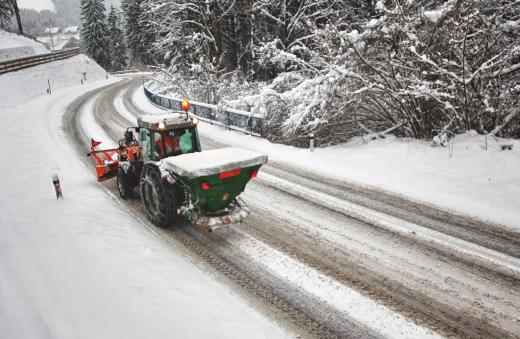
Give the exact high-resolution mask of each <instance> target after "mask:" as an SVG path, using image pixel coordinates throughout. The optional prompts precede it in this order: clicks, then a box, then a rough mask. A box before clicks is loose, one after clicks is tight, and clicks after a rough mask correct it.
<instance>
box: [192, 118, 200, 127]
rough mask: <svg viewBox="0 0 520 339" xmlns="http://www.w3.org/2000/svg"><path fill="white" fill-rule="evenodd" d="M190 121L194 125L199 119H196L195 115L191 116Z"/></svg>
mask: <svg viewBox="0 0 520 339" xmlns="http://www.w3.org/2000/svg"><path fill="white" fill-rule="evenodd" d="M191 123H192V124H194V125H197V124H198V123H199V119H197V118H196V117H193V118H191Z"/></svg>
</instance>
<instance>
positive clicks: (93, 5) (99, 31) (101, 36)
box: [81, 0, 110, 68]
mask: <svg viewBox="0 0 520 339" xmlns="http://www.w3.org/2000/svg"><path fill="white" fill-rule="evenodd" d="M81 25H82V27H81V47H82V49H83V52H84V53H85V54H86V55H88V56H89V57H91V58H92V59H94V60H95V61H96V62H97V63H98V64H99V65H100V66H101V67H103V68H109V67H110V53H109V50H108V40H107V28H106V23H105V4H104V2H103V0H81Z"/></svg>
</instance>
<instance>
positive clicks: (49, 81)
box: [47, 79, 52, 94]
mask: <svg viewBox="0 0 520 339" xmlns="http://www.w3.org/2000/svg"><path fill="white" fill-rule="evenodd" d="M47 84H48V85H49V89H47V93H49V94H52V91H51V80H50V79H47Z"/></svg>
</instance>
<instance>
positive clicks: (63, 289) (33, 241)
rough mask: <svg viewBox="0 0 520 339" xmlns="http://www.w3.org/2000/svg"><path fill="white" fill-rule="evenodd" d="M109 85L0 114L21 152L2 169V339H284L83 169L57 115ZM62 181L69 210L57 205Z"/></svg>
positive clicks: (5, 140) (7, 137) (11, 154)
mask: <svg viewBox="0 0 520 339" xmlns="http://www.w3.org/2000/svg"><path fill="white" fill-rule="evenodd" d="M80 60H82V58H80ZM77 65H78V67H79V68H78V69H77V70H76V71H81V70H82V68H81V66H82V65H83V63H79V64H77ZM48 66H49V65H48ZM52 67H53V66H51V69H52ZM68 70H69V71H73V70H74V69H73V68H70V69H68ZM41 71H42V72H43V70H41ZM46 72H47V71H46ZM49 72H50V71H49ZM38 74H39V73H38V72H35V73H32V74H27V75H26V76H27V77H28V78H30V77H35V78H38ZM58 75H61V76H62V77H63V79H60V80H63V81H66V80H67V78H68V75H67V74H66V72H64V73H58ZM0 78H1V77H0ZM107 83H109V82H107V81H106V80H102V81H99V82H97V83H95V84H87V85H85V86H81V85H77V86H75V87H69V88H66V89H61V90H58V91H56V92H54V93H53V95H52V96H41V97H39V98H36V99H34V100H32V101H28V102H26V103H24V104H23V105H19V106H16V107H11V108H9V109H0V119H1V120H2V122H3V123H4V125H6V126H7V127H8V128H6V129H5V130H4V132H3V133H1V134H0V142H1V143H2V144H3V145H11V146H15V147H4V149H3V151H2V155H3V157H4V158H5V159H9V161H6V162H5V163H4V164H3V166H1V168H0V175H1V176H2V178H4V179H5V180H4V182H3V184H2V194H1V195H0V211H1V213H0V233H1V237H0V277H1V279H0V300H1V303H0V338H56V339H60V338H243V337H244V335H246V336H247V337H248V338H278V337H284V336H287V335H288V334H286V333H284V332H282V330H280V329H279V328H278V327H277V326H276V325H274V324H272V323H271V322H270V321H269V320H267V319H266V318H264V317H263V316H262V315H260V314H259V313H257V312H256V311H254V310H253V309H252V308H251V307H250V306H249V305H247V304H245V302H244V301H242V300H241V299H240V298H239V297H237V296H236V295H234V293H233V292H232V291H231V290H230V288H227V287H225V286H224V285H222V284H221V283H219V282H217V281H215V280H214V278H213V276H212V275H211V274H208V273H207V272H204V271H203V269H201V268H199V267H197V266H196V265H194V262H192V260H194V259H190V258H188V257H186V255H185V254H184V252H183V251H184V250H183V248H182V247H179V245H177V244H176V243H175V242H168V243H167V242H166V241H164V239H162V238H161V236H159V235H158V234H157V233H156V232H155V230H154V229H153V228H150V229H148V228H147V227H146V226H145V224H144V223H143V222H141V221H139V220H137V219H135V218H134V217H132V216H131V215H130V214H129V213H128V212H127V211H125V210H124V208H122V207H121V206H120V205H118V203H117V199H115V198H114V197H112V196H111V195H110V194H109V193H108V192H107V191H106V190H105V189H103V188H102V186H101V185H100V184H98V183H97V182H96V180H95V177H94V176H93V175H92V173H90V172H89V171H88V170H87V169H86V168H85V166H83V164H82V163H81V161H78V160H77V155H76V153H75V152H74V151H73V149H72V147H71V145H69V144H68V143H67V139H66V136H65V134H64V132H63V129H64V126H63V125H62V114H63V112H64V110H65V109H66V108H67V107H68V106H69V105H70V103H71V102H72V100H74V98H75V97H78V96H79V95H81V94H83V93H85V91H86V90H93V89H95V88H98V87H101V86H104V85H106V84H107ZM13 93H14V92H13ZM2 100H3V99H2ZM86 113H89V114H92V112H86ZM28 122H29V123H28ZM55 173H57V174H58V175H59V178H60V181H61V186H62V189H63V194H64V199H60V200H56V199H55V197H54V189H53V186H52V182H51V177H52V175H53V174H55Z"/></svg>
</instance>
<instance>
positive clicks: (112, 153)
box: [87, 139, 139, 181]
mask: <svg viewBox="0 0 520 339" xmlns="http://www.w3.org/2000/svg"><path fill="white" fill-rule="evenodd" d="M91 143H92V147H91V149H90V152H89V153H88V154H87V156H91V157H92V159H94V161H95V162H96V174H97V180H98V181H105V180H108V179H110V178H113V177H115V176H116V175H117V171H118V167H119V166H118V165H119V160H120V159H121V156H122V155H124V156H126V158H128V159H129V160H133V159H134V157H137V156H138V154H139V153H138V152H139V147H138V146H130V147H124V148H123V149H120V148H110V149H104V150H95V149H94V148H95V147H96V146H98V145H99V144H101V142H100V141H95V140H94V139H91Z"/></svg>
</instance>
